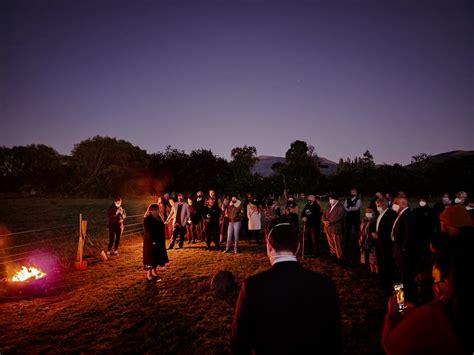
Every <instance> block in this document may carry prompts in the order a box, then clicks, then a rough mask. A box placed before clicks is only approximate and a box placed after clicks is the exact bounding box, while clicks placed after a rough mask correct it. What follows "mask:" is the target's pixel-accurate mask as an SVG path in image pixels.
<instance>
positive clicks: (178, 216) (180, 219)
mask: <svg viewBox="0 0 474 355" xmlns="http://www.w3.org/2000/svg"><path fill="white" fill-rule="evenodd" d="M189 217H190V213H189V207H188V205H187V204H186V203H185V202H184V197H183V194H178V202H177V203H175V204H174V205H173V208H172V209H171V212H170V215H169V216H168V219H167V220H166V222H165V223H166V224H168V223H169V222H172V226H173V236H172V237H171V242H170V244H169V246H168V249H173V248H174V245H175V243H176V240H177V239H178V237H179V244H178V249H182V248H183V246H184V236H185V234H186V222H187V221H188V219H189Z"/></svg>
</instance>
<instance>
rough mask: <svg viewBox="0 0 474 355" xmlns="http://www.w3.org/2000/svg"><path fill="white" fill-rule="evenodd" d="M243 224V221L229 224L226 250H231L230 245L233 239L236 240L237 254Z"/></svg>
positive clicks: (235, 249) (235, 248)
mask: <svg viewBox="0 0 474 355" xmlns="http://www.w3.org/2000/svg"><path fill="white" fill-rule="evenodd" d="M241 224H242V222H241V221H238V222H229V227H228V228H227V246H226V248H225V250H230V243H231V242H232V239H234V251H235V252H237V246H238V244H239V233H240V225H241Z"/></svg>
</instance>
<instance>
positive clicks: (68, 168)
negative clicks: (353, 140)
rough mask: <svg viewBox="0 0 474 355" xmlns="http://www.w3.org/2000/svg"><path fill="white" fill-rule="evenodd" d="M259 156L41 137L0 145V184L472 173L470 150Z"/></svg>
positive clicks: (146, 189)
mask: <svg viewBox="0 0 474 355" xmlns="http://www.w3.org/2000/svg"><path fill="white" fill-rule="evenodd" d="M257 160H258V158H257V150H256V148H255V147H253V146H243V147H235V148H233V149H232V151H231V160H230V161H227V160H226V159H223V158H221V157H218V156H216V155H215V154H214V153H213V152H212V151H211V150H207V149H198V150H193V151H192V152H190V153H185V152H184V151H183V150H179V149H177V148H173V147H171V146H168V147H166V149H165V151H164V152H156V153H152V154H148V153H147V152H146V151H145V150H143V149H141V148H140V147H138V146H135V145H133V144H131V143H130V142H127V141H124V140H119V139H116V138H111V137H101V136H96V137H93V138H89V139H86V140H84V141H82V142H80V143H78V144H76V145H75V146H74V149H73V150H72V152H71V155H61V154H59V153H58V152H56V151H55V150H54V149H53V148H51V147H49V146H46V145H42V144H38V145H36V144H34V145H28V146H15V147H12V148H7V147H0V192H2V193H14V194H22V195H31V194H42V195H59V196H90V197H111V196H115V195H127V194H128V195H132V194H133V195H141V194H160V193H163V192H165V191H180V192H184V193H195V192H196V191H198V190H203V191H206V190H208V189H214V190H216V191H218V192H219V193H230V192H237V193H246V192H252V193H254V194H256V195H262V196H266V195H281V194H283V192H284V191H285V190H286V191H288V192H289V193H316V194H323V193H326V192H329V191H331V192H336V193H339V194H341V195H345V194H347V191H349V189H350V188H351V187H357V188H358V190H359V191H360V192H361V193H362V194H364V195H371V194H373V193H374V192H375V191H383V192H396V191H399V190H403V191H405V192H407V193H408V194H410V195H431V194H435V195H439V194H440V193H442V192H444V191H447V192H452V191H457V190H465V191H468V193H469V192H470V191H469V189H472V181H473V178H474V164H473V163H474V162H473V156H472V155H468V156H460V157H453V158H452V159H448V160H446V161H443V162H435V161H433V160H432V159H431V157H430V156H428V155H426V154H424V153H422V154H418V155H415V156H413V160H412V164H410V165H408V166H402V165H400V164H394V165H388V164H384V165H376V164H375V163H374V157H373V156H372V154H371V153H370V152H369V151H368V150H367V151H366V152H365V153H364V154H363V155H362V156H361V157H355V158H354V159H352V160H351V159H349V158H347V159H346V160H343V159H342V158H341V159H340V161H339V164H338V167H337V171H336V172H335V173H334V174H332V175H329V176H326V175H324V174H322V173H321V169H320V165H319V159H318V156H317V154H316V153H315V149H314V147H313V146H311V145H308V144H307V143H306V142H304V141H300V140H297V141H294V142H293V143H292V144H291V145H290V147H289V149H288V151H287V152H286V155H285V163H276V164H274V165H273V166H272V170H273V171H274V174H273V175H272V176H269V177H264V176H261V175H259V174H254V173H252V167H253V166H254V165H255V163H256V162H257Z"/></svg>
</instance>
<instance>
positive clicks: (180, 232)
mask: <svg viewBox="0 0 474 355" xmlns="http://www.w3.org/2000/svg"><path fill="white" fill-rule="evenodd" d="M185 235H186V227H182V226H175V227H174V229H173V235H172V237H171V242H170V245H169V246H168V249H173V248H174V245H175V243H176V240H177V239H178V237H179V241H178V246H179V247H180V248H182V247H183V245H184V236H185Z"/></svg>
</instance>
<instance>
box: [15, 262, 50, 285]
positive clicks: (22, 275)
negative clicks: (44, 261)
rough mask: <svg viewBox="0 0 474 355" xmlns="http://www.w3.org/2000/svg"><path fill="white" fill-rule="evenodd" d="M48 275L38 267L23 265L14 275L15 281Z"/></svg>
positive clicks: (36, 278)
mask: <svg viewBox="0 0 474 355" xmlns="http://www.w3.org/2000/svg"><path fill="white" fill-rule="evenodd" d="M45 276H46V273H44V272H42V271H41V270H40V269H37V268H35V267H28V268H27V267H26V266H22V267H21V270H20V271H18V272H17V273H16V274H15V275H13V277H12V281H13V282H24V281H27V280H29V279H31V278H34V279H35V280H38V279H42V278H43V277H45Z"/></svg>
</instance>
